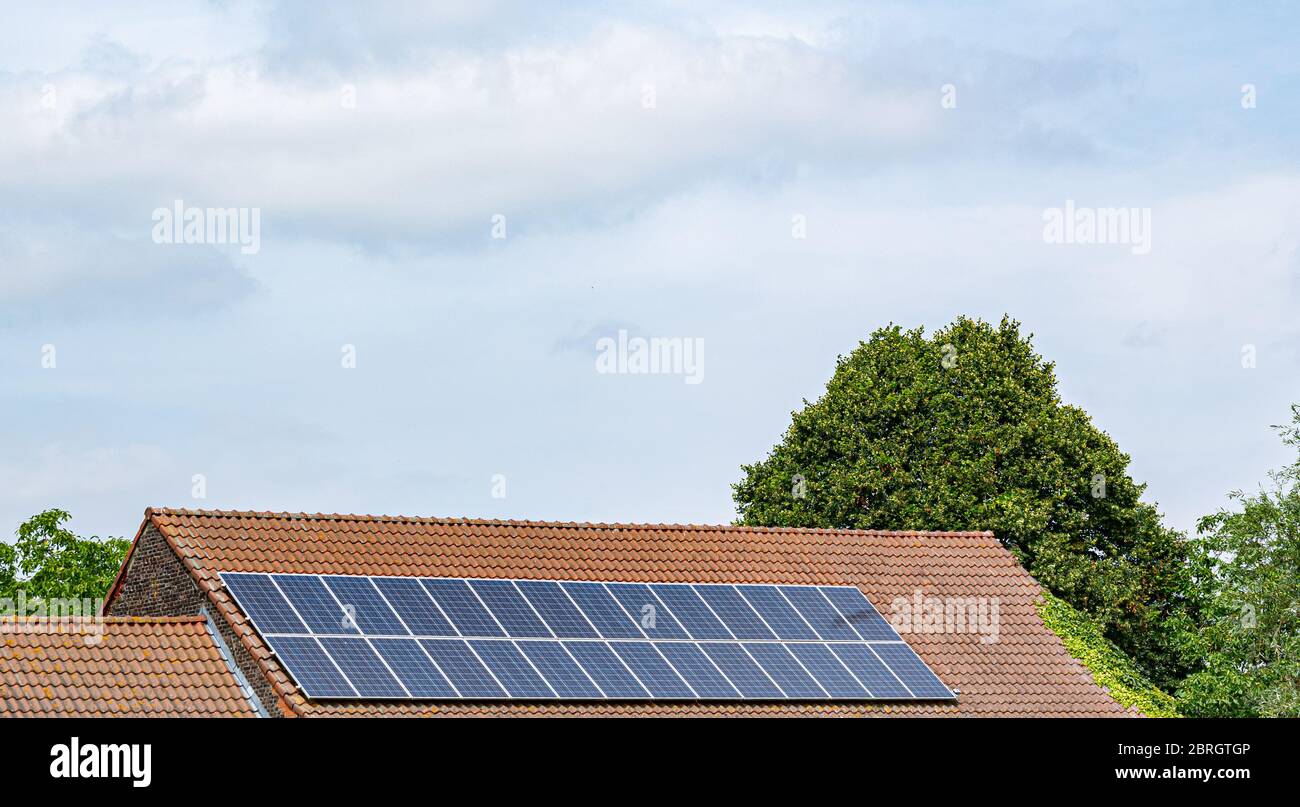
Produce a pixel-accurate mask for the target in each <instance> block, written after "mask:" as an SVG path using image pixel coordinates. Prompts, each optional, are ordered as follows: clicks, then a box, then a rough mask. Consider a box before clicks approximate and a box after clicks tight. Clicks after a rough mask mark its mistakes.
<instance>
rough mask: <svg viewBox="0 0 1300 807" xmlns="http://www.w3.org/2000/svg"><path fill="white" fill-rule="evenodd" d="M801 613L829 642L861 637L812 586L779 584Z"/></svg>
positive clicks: (853, 639) (848, 640)
mask: <svg viewBox="0 0 1300 807" xmlns="http://www.w3.org/2000/svg"><path fill="white" fill-rule="evenodd" d="M777 588H778V589H779V590H780V591H781V594H782V595H784V596H785V598H786V599H787V600H789V601H790V604H791V605H793V606H794V607H795V610H797V611H798V612H799V615H800V616H802V617H803V618H804V619H805V620H807V622H808V624H809V625H812V628H813V630H815V631H817V635H818V636H820V637H821V638H823V639H825V640H826V641H828V642H856V641H858V640H859V639H860V638H862V637H860V636H858V633H857V631H855V630H853V626H851V625H850V624H849V622H848V620H846V619H845V618H844V616H843V615H842V614H841V613H840V612H839V611H837V610H836V609H835V606H833V605H831V601H830V600H828V599H826V596H825V595H824V594H822V593H821V590H820V589H817V588H814V587H812V586H777Z"/></svg>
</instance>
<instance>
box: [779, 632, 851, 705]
mask: <svg viewBox="0 0 1300 807" xmlns="http://www.w3.org/2000/svg"><path fill="white" fill-rule="evenodd" d="M785 648H786V649H787V650H789V651H790V653H791V654H793V655H794V657H795V658H797V659H798V660H799V663H800V664H802V665H803V668H804V669H805V670H807V671H808V673H809V674H810V675H812V677H813V678H814V679H816V681H817V683H818V684H820V685H821V688H822V689H824V690H826V694H827V695H830V696H831V697H832V698H846V699H853V698H868V697H870V694H869V693H868V692H867V690H865V689H863V687H862V684H860V683H858V679H857V678H855V677H854V676H853V673H852V672H850V671H849V669H848V668H847V667H845V666H844V665H843V664H842V663H841V662H840V660H839V659H838V658H836V656H835V654H834V653H832V652H831V651H830V648H828V647H827V646H826V645H824V644H817V643H815V642H791V643H790V644H788V645H786V646H785Z"/></svg>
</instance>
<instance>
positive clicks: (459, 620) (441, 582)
mask: <svg viewBox="0 0 1300 807" xmlns="http://www.w3.org/2000/svg"><path fill="white" fill-rule="evenodd" d="M420 582H421V583H423V584H424V588H425V590H426V591H428V592H429V595H430V596H431V597H433V599H434V601H436V602H437V603H438V606H439V607H440V608H442V612H443V613H444V614H446V615H447V618H448V619H450V620H451V622H452V624H453V625H455V626H456V629H457V630H459V631H460V632H461V635H462V636H505V632H504V631H502V630H501V628H500V626H499V625H497V622H496V620H495V619H493V618H492V614H490V613H488V610H487V609H486V608H484V607H483V603H481V602H480V601H479V598H478V597H476V596H475V595H474V592H473V591H471V590H470V587H469V583H467V582H465V581H464V580H453V579H449V578H441V577H433V578H424V579H422V580H421V581H420Z"/></svg>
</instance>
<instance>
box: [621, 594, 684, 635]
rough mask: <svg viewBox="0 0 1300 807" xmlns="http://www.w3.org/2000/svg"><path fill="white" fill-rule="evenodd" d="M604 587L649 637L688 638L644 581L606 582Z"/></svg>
mask: <svg viewBox="0 0 1300 807" xmlns="http://www.w3.org/2000/svg"><path fill="white" fill-rule="evenodd" d="M606 588H608V589H609V593H610V594H613V595H614V599H616V600H618V601H619V603H620V604H621V605H622V606H623V608H624V610H626V611H627V612H628V614H630V615H631V616H632V618H633V619H634V620H636V621H637V623H638V624H639V625H640V627H641V630H642V631H643V632H644V633H645V635H646V636H649V637H650V638H651V639H689V638H690V637H689V636H687V635H686V631H685V630H684V629H683V628H682V626H681V625H679V624H678V623H677V620H676V619H674V618H673V615H672V612H671V611H669V610H668V607H667V606H665V605H664V604H663V603H661V602H660V601H659V598H658V597H656V596H655V595H654V592H653V591H651V590H650V587H649V586H647V585H646V584H645V583H607V584H606Z"/></svg>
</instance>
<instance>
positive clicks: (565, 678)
mask: <svg viewBox="0 0 1300 807" xmlns="http://www.w3.org/2000/svg"><path fill="white" fill-rule="evenodd" d="M515 645H516V646H517V647H518V648H519V649H520V650H521V651H522V652H523V654H524V655H525V656H527V657H528V660H529V661H531V662H532V663H533V666H534V667H536V668H537V671H538V672H539V673H541V674H542V677H543V678H545V679H546V680H547V681H548V682H549V683H550V685H551V689H554V690H555V694H556V695H558V696H559V697H561V698H571V699H574V700H590V699H595V698H603V697H604V695H603V694H602V693H601V691H600V688H599V687H597V686H596V682H595V681H592V680H591V676H589V675H587V673H586V672H585V671H584V670H583V669H582V667H581V666H579V665H578V662H576V661H574V660H573V656H571V655H569V651H568V650H565V649H564V646H563V645H561V644H560V643H559V642H541V641H519V642H515Z"/></svg>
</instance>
